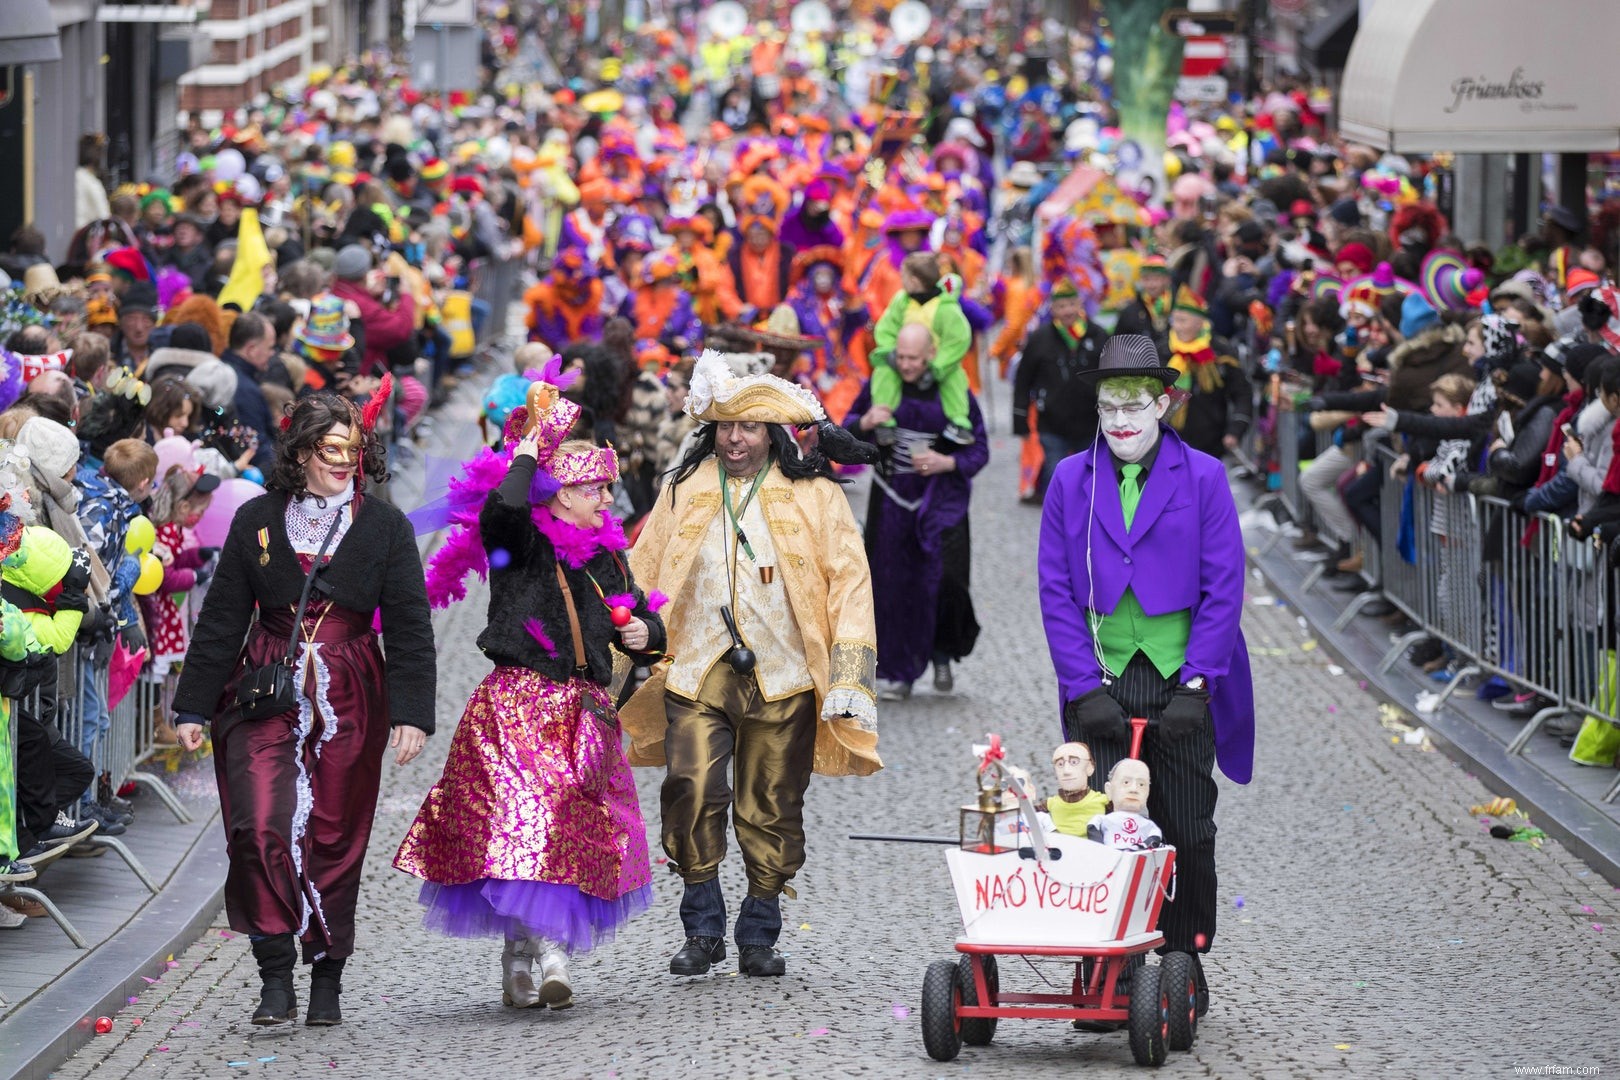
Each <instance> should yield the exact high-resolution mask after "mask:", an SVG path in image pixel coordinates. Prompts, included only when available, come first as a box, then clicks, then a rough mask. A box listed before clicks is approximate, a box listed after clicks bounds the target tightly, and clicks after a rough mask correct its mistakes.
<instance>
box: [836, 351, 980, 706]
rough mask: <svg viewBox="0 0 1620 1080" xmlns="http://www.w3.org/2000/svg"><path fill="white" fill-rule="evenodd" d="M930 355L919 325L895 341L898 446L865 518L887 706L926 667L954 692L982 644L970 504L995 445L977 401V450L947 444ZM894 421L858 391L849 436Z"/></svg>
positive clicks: (870, 435)
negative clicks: (971, 576) (961, 664)
mask: <svg viewBox="0 0 1620 1080" xmlns="http://www.w3.org/2000/svg"><path fill="white" fill-rule="evenodd" d="M933 347H934V346H933V335H932V334H931V333H930V332H929V330H928V328H927V327H926V326H923V325H921V324H911V325H908V326H905V327H903V328H902V329H901V331H900V336H899V337H898V338H897V339H896V341H895V347H894V353H893V363H894V366H895V367H896V369H898V370H899V372H900V378H901V380H902V387H901V396H900V405H899V407H898V408H896V409H895V410H894V412H893V414H892V415H893V418H894V420H895V423H896V427H894V428H887V429H884V430H887V431H894V432H896V438H895V441H894V444H893V446H892V447H885V448H884V458H883V461H882V462H881V463H880V464H879V467H878V470H877V472H876V473H875V475H874V476H873V477H872V494H871V501H870V503H869V504H868V506H867V511H866V557H867V561H868V562H870V563H871V565H872V591H873V599H874V607H875V609H876V614H877V639H878V660H877V677H878V694H879V698H880V699H881V700H886V701H900V700H903V699H905V698H908V697H910V696H911V684H912V683H914V682H916V681H917V679H919V678H920V677H921V676H922V674H923V672H924V671H926V670H927V668H928V664H929V661H930V660H932V661H933V664H934V689H936V690H939V691H942V692H947V691H950V690H951V689H953V687H954V686H955V677H954V675H953V674H952V672H951V663H952V662H953V661H957V660H960V659H962V658H963V657H965V656H967V655H968V654H969V653H970V652H972V651H973V644H974V642H975V641H976V640H977V638H978V636H979V623H978V620H977V619H975V618H974V615H973V598H972V596H971V594H970V593H969V591H968V569H969V563H970V561H971V545H970V542H969V535H968V495H969V492H970V489H971V486H972V479H973V476H974V475H975V474H976V473H977V472H978V471H979V470H980V469H982V468H984V466H985V465H986V464H987V463H988V462H989V460H990V441H989V438H988V437H987V436H986V434H985V430H984V416H983V414H982V413H980V411H979V402H978V399H977V398H969V402H968V404H969V412H968V416H969V420H970V422H971V426H972V428H973V441H972V442H971V443H968V444H967V445H965V446H962V445H957V444H954V443H951V442H950V441H949V440H946V439H944V438H942V437H941V435H942V434H943V432H944V431H945V424H946V420H945V411H944V409H943V408H942V407H941V406H940V403H939V388H938V387H937V386H935V385H933V380H932V378H931V377H930V375H929V373H928V362H929V361H930V360H931V359H932V358H933ZM889 416H890V413H889V410H888V409H886V408H884V407H883V406H881V405H879V406H874V405H873V404H872V394H871V388H870V386H867V387H862V389H861V393H860V396H859V397H857V398H856V399H855V404H854V405H853V406H852V407H851V408H850V411H849V417H848V419H846V421H845V427H847V428H848V429H849V430H850V431H852V432H854V433H855V434H856V435H857V436H859V437H860V438H862V439H866V440H868V441H876V437H877V436H876V432H877V431H878V430H879V428H880V425H882V423H883V421H884V420H886V419H888V418H889Z"/></svg>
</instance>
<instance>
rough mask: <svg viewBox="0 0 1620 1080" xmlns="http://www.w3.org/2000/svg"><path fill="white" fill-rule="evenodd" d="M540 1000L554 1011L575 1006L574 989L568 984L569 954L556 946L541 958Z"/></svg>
mask: <svg viewBox="0 0 1620 1080" xmlns="http://www.w3.org/2000/svg"><path fill="white" fill-rule="evenodd" d="M546 944H547V945H551V943H550V942H547V943H546ZM540 1000H541V1001H543V1002H545V1003H546V1004H547V1005H550V1006H551V1007H552V1008H553V1009H566V1008H569V1007H571V1006H572V1005H573V1004H574V988H573V987H572V986H570V985H569V983H568V954H567V953H565V952H563V951H562V950H561V949H559V948H557V947H556V946H554V945H552V946H551V947H550V948H548V949H547V950H546V952H545V955H543V956H541V957H540Z"/></svg>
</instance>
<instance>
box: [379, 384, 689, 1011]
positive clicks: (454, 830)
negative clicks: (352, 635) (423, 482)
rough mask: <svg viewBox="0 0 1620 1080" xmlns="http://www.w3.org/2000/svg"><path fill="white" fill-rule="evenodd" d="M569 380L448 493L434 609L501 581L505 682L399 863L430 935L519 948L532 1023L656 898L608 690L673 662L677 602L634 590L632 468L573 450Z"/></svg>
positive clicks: (470, 732)
mask: <svg viewBox="0 0 1620 1080" xmlns="http://www.w3.org/2000/svg"><path fill="white" fill-rule="evenodd" d="M557 367H558V365H557V364H556V362H555V361H553V364H552V366H551V367H550V368H549V369H548V370H547V372H546V373H545V377H546V378H547V379H548V380H550V381H536V382H535V383H534V384H533V386H532V387H531V390H530V392H529V394H528V404H527V405H526V406H520V407H518V408H516V409H514V410H513V412H512V416H511V417H510V418H509V420H508V422H507V427H506V438H505V440H504V443H503V445H505V446H507V447H510V448H511V449H510V450H508V451H505V452H501V453H497V452H495V451H492V450H485V451H483V452H482V454H480V456H479V457H478V458H477V459H475V460H474V461H472V462H470V463H469V465H468V466H467V468H466V469H465V470H464V472H463V475H462V477H461V478H460V479H459V480H457V481H454V482H452V485H451V492H450V496H449V499H448V504H447V505H448V510H449V518H448V520H449V522H450V523H451V524H453V525H454V528H453V529H452V531H451V534H450V536H449V538H448V539H447V541H446V543H445V544H444V546H443V547H441V548H440V550H439V552H438V554H437V555H435V557H434V558H433V559H432V561H431V562H430V563H429V565H428V573H427V579H428V594H429V598H430V600H431V602H432V603H433V604H434V606H436V607H442V606H444V605H445V604H447V603H449V602H451V601H453V600H459V599H463V598H464V597H465V595H466V590H465V587H464V585H463V579H464V578H465V576H466V575H467V573H469V572H476V573H478V574H480V576H484V577H487V578H488V579H489V583H490V590H489V592H490V600H489V623H488V626H487V627H486V628H485V630H484V632H483V633H482V634H481V635H480V636H479V638H478V646H479V648H480V649H482V650H483V651H484V654H485V655H486V656H488V657H489V658H490V659H491V660H492V661H494V663H495V670H494V671H492V672H491V673H490V674H489V675H488V676H487V677H486V678H485V679H484V681H483V682H482V683H481V684H480V685H479V687H478V689H477V690H475V691H474V692H473V696H472V700H471V701H469V702H468V704H467V709H466V712H465V713H464V714H463V716H462V720H461V723H460V725H458V727H457V728H456V733H455V737H454V740H453V741H452V743H451V745H450V753H449V758H448V760H447V761H446V763H445V767H444V775H443V777H442V778H441V779H440V780H439V782H438V783H437V784H435V785H434V786H433V789H432V790H431V791H430V792H429V793H428V795H427V799H426V800H425V801H424V803H423V804H422V809H421V812H420V813H419V814H418V815H417V817H416V821H415V823H414V824H413V825H412V826H411V828H410V831H409V832H408V833H407V834H406V836H405V840H404V843H403V844H401V845H400V849H399V853H398V855H397V856H396V857H395V859H394V865H395V866H397V867H398V868H399V869H401V870H404V871H405V872H406V873H409V874H413V875H415V876H417V877H420V878H422V879H424V881H425V882H426V884H425V885H424V886H423V887H422V893H421V901H422V904H423V905H424V907H425V908H426V909H427V911H426V923H427V925H428V926H429V927H430V928H431V929H434V930H438V931H441V932H443V933H446V934H450V935H453V936H458V937H476V936H491V937H501V938H504V940H505V948H504V949H503V951H502V953H501V968H502V980H501V989H502V1000H503V1001H504V1002H505V1004H507V1005H510V1006H514V1007H517V1008H529V1007H532V1006H535V1005H540V1004H544V1005H548V1006H550V1007H551V1008H553V1009H561V1008H567V1007H568V1006H569V1005H571V1004H573V989H572V986H571V984H570V981H569V976H568V970H567V959H568V956H569V955H570V954H573V953H579V952H584V951H586V950H588V949H590V948H592V947H593V946H595V945H597V944H600V943H601V942H603V941H606V940H609V939H611V938H612V936H613V934H614V932H615V931H616V930H617V928H618V927H619V926H620V925H621V924H623V923H624V922H626V921H628V920H629V919H630V918H632V917H634V916H635V915H637V914H639V913H640V912H642V911H644V910H646V908H647V907H648V905H649V904H650V902H651V899H652V886H651V866H650V864H649V861H648V857H647V833H646V828H645V826H644V825H643V823H642V819H641V809H640V805H639V803H638V802H637V800H636V788H635V783H634V782H633V781H632V779H631V776H630V767H629V765H628V764H627V762H626V761H625V756H624V751H623V749H621V746H620V739H619V725H618V715H617V713H616V711H615V709H614V704H613V699H612V698H611V697H610V696H609V694H608V691H607V686H608V683H609V682H610V681H611V680H612V677H613V649H615V648H616V649H618V650H619V651H620V652H622V653H624V654H626V655H627V656H628V657H629V658H630V660H631V661H632V662H634V663H637V664H644V665H650V664H652V663H654V662H656V661H657V660H658V659H660V658H661V655H662V653H663V649H664V625H663V621H662V620H661V619H660V618H659V617H658V615H657V614H656V612H657V610H658V609H659V607H661V606H662V604H663V602H664V599H665V598H664V597H662V596H660V595H659V594H657V593H654V594H653V595H652V596H651V597H648V596H647V595H645V594H644V593H643V592H642V591H641V590H640V589H638V588H637V587H636V584H635V582H634V581H633V580H632V579H631V576H630V569H629V562H628V560H627V559H626V558H625V556H624V554H623V552H624V549H625V548H626V547H627V546H628V543H627V541H626V540H625V536H624V530H623V528H622V526H621V523H620V522H619V521H618V520H617V519H615V518H614V517H613V516H612V515H611V514H610V513H609V512H608V508H609V507H610V505H611V500H612V491H611V489H612V486H613V483H614V480H615V479H616V478H617V476H618V462H617V459H616V458H615V456H614V453H613V450H612V449H610V448H598V447H596V446H593V445H591V444H590V443H587V442H580V441H571V440H568V433H569V432H570V430H572V428H573V426H574V424H575V422H576V420H577V419H578V414H579V406H578V405H576V404H574V403H573V402H571V401H569V400H567V399H566V398H562V397H561V396H560V394H559V393H558V390H557V387H556V385H553V384H554V383H562V382H563V381H564V380H563V379H562V378H560V377H559V376H558V375H557V373H556V369H557ZM530 417H533V420H532V421H531V420H530ZM520 433H521V435H522V437H521V439H520V438H519V435H520ZM418 525H419V527H420V525H421V522H420V521H419V522H418ZM536 961H538V964H537V963H536ZM536 967H538V971H537V970H536Z"/></svg>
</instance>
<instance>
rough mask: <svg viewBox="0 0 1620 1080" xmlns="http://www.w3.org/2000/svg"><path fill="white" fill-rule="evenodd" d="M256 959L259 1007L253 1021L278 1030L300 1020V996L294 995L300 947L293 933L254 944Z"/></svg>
mask: <svg viewBox="0 0 1620 1080" xmlns="http://www.w3.org/2000/svg"><path fill="white" fill-rule="evenodd" d="M253 958H254V959H255V960H257V961H258V962H259V978H260V979H261V980H262V981H263V983H264V985H263V986H262V987H260V989H259V1007H258V1009H256V1010H255V1011H254V1013H253V1022H254V1023H255V1024H258V1025H259V1026H260V1027H274V1026H276V1025H277V1024H285V1023H288V1022H289V1021H293V1020H297V1019H298V997H297V995H295V994H294V993H293V965H294V964H296V963H297V962H298V946H297V945H296V944H295V943H294V942H293V936H292V935H291V934H276V935H275V936H273V937H266V938H260V939H259V940H258V941H255V942H254V943H253Z"/></svg>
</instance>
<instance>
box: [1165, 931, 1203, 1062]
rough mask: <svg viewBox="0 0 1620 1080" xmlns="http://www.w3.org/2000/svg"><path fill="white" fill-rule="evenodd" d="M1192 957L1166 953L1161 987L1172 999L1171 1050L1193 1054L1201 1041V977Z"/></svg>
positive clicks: (1170, 1000) (1177, 953) (1167, 996)
mask: <svg viewBox="0 0 1620 1080" xmlns="http://www.w3.org/2000/svg"><path fill="white" fill-rule="evenodd" d="M1195 968H1196V965H1195V964H1194V962H1193V958H1192V956H1190V955H1189V954H1187V953H1184V952H1173V953H1166V954H1165V955H1164V959H1163V960H1161V961H1159V985H1160V987H1161V988H1162V989H1163V990H1164V996H1165V997H1166V998H1167V999H1169V1002H1170V1012H1169V1022H1170V1028H1169V1037H1168V1042H1169V1043H1170V1049H1172V1050H1191V1049H1192V1047H1193V1040H1194V1039H1196V1038H1198V1005H1199V997H1198V976H1197V975H1196V974H1195Z"/></svg>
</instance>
